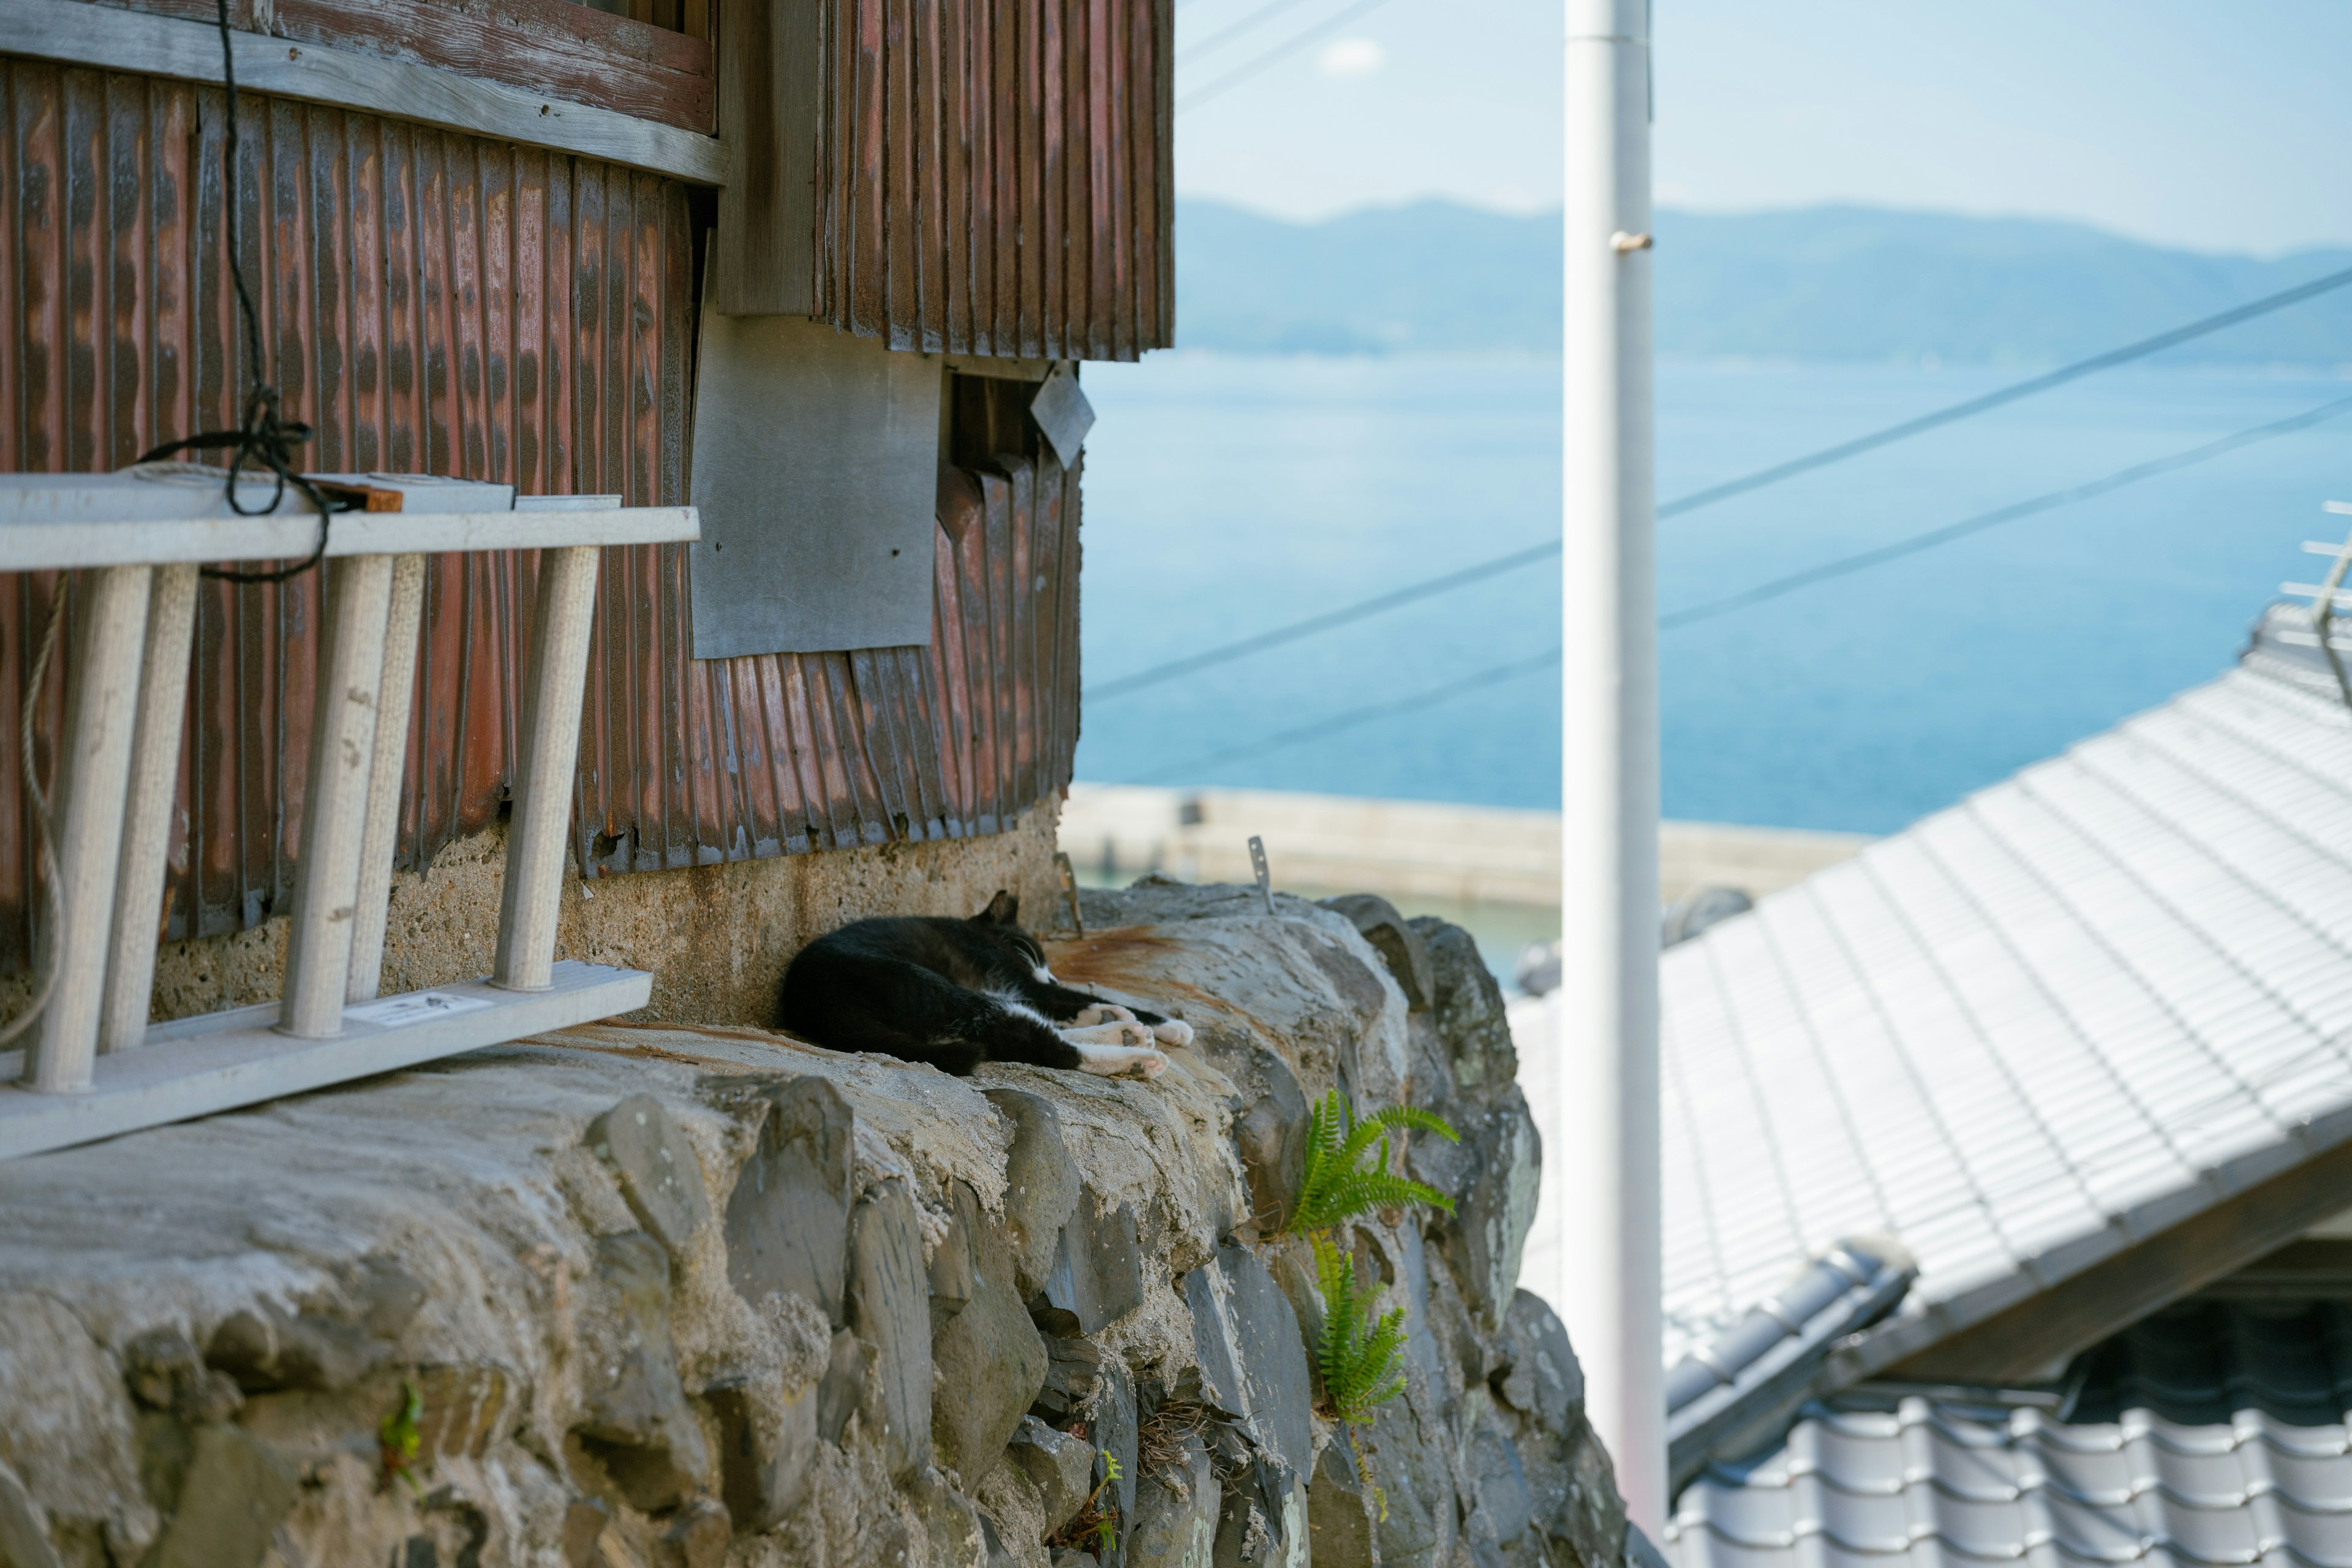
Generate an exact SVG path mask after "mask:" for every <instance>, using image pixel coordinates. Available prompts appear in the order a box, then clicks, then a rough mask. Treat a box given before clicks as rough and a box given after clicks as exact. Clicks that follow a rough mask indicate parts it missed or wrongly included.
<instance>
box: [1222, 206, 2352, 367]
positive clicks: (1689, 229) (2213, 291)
mask: <svg viewBox="0 0 2352 1568" xmlns="http://www.w3.org/2000/svg"><path fill="white" fill-rule="evenodd" d="M1657 235H1658V247H1657V250H1656V252H1655V266H1656V281H1657V344H1658V349H1659V351H1660V352H1661V353H1668V354H1679V355H1692V356H1706V357H1715V358H1720V357H1740V358H1753V359H1827V360H1878V361H1902V362H1910V363H1916V362H1919V361H1923V360H1927V359H1930V358H1932V359H1935V360H1938V361H1942V362H1945V363H2017V364H2043V363H2054V362H2060V361H2065V360H2071V359H2076V358H2080V357H2082V356H2084V355H2085V354H2091V353H2098V352H2099V351H2100V350H2102V349H2106V348H2112V347H2115V346H2116V345H2117V344H2120V343H2124V342H2130V341H2131V340H2133V339H2135V338H2139V337H2144V336H2147V335H2148V334H2149V333H2152V332H2157V331H2163V330H2165V329H2166V328H2168V327H2171V326H2175V325H2178V324H2179V323H2181V322H2183V321H2191V320H2194V319H2196V318H2198V317H2200V316H2206V315H2210V314H2212V313H2213V312H2215V311H2218V310H2227V309H2229V308H2230V307H2231V306H2232V305H2235V304H2239V303H2242V302H2243V301H2245V300H2252V299H2254V298H2257V297H2259V296H2261V295H2263V294H2267V293H2271V292H2273V291H2274V290H2277V289H2284V288H2288V287H2291V286H2293V285H2294V284H2296V283H2300V282H2303V281H2305V280H2306V279H2311V278H2315V277H2317V276H2319V275H2321V274H2323V273H2327V272H2333V271H2336V270H2339V269H2341V268H2347V267H2352V250H2310V251H2303V252H2299V253H2297V254H2295V255H2293V256H2287V257H2282V258H2276V259H2273V260H2264V259H2260V258H2253V257H2244V256H2207V255H2200V254H2197V253H2193V252H2189V251H2182V250H2168V249H2165V248H2163V247H2158V246H2153V245H2144V244H2141V243H2139V242H2138V241H2137V240H2130V239H2124V238H2121V237H2117V236H2115V235H2111V234H2106V233H2103V232H2102V231H2100V230H2098V229H2095V228H2090V227H2087V226H2082V225H2077V224H2066V223H2052V222H2044V221H2042V220H2038V219H2027V218H1973V217H1958V216H1950V215H1947V214H1940V213H1917V212H1897V211H1889V210H1885V209H1878V208H1868V207H1818V208H1812V209H1810V210H1805V211H1798V212H1774V213H1755V214H1743V215H1730V216H1727V215H1718V214H1702V213H1685V212H1662V213H1660V214H1659V215H1658V219H1657ZM1559 243H1560V242H1559V217H1558V216H1557V215H1553V214H1540V215H1538V216H1531V217H1514V216H1505V215H1502V214H1496V213H1490V212H1482V211H1478V210H1475V209H1474V208H1470V207H1464V206H1457V205H1452V204H1449V203H1444V202H1417V203H1413V204H1412V205H1405V206H1397V207H1380V208H1368V209H1365V210H1361V211H1358V212H1353V213H1349V214H1345V215H1343V216H1339V217H1335V218H1331V219H1328V220H1326V221H1324V222H1321V223H1316V224H1295V223H1288V222H1285V221H1283V220H1281V219H1278V218H1270V217H1266V216H1261V215H1259V214H1256V213H1252V212H1248V211H1244V210H1243V209H1241V208H1238V207H1233V206H1227V205H1223V204H1221V203H1216V202H1210V201H1202V200H1187V201H1183V202H1181V203H1180V204H1179V205H1178V207H1177V215H1176V256H1177V269H1176V288H1177V301H1176V336H1177V342H1178V344H1179V345H1180V346H1182V347H1190V348H1215V349H1224V350H1229V351H1237V352H1255V353H1411V352H1434V351H1446V350H1454V351H1462V350H1495V349H1517V350H1527V351H1531V352H1536V353H1550V352H1554V351H1556V350H1557V349H1558V347H1559V322H1560V298H1559V289H1560V285H1559V255H1560V250H1559ZM2170 353H2171V355H2172V356H2173V357H2176V358H2178V359H2181V360H2200V361H2207V362H2213V361H2220V362H2229V363H2257V364H2258V363H2352V288H2347V289H2344V290H2343V291H2341V292H2339V293H2334V294H2329V295H2326V296H2324V297H2322V298H2320V299H2317V300H2311V301H2309V302H2307V303H2305V304H2300V305H2296V306H2293V307H2291V308H2289V309H2287V310H2283V311H2280V312H2279V313H2277V314H2275V315H2272V316H2268V317H2264V318H2262V319H2260V320H2257V321H2251V322H2248V323H2247V324H2245V325H2243V326H2240V327H2233V328H2231V329H2228V330H2227V331H2222V332H2219V333H2216V334H2214V335H2213V336H2211V337H2209V338H2205V339H2202V340H2200V341H2199V342H2195V343H2192V344H2189V345H2185V346H2183V347H2182V348H2179V349H2176V350H2172V351H2170Z"/></svg>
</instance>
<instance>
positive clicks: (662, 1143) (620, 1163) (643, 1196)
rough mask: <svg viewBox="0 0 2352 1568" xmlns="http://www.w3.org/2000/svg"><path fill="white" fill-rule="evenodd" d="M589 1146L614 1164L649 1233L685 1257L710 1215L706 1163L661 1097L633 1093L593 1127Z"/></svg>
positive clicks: (677, 1255)
mask: <svg viewBox="0 0 2352 1568" xmlns="http://www.w3.org/2000/svg"><path fill="white" fill-rule="evenodd" d="M588 1147H589V1148H591V1149H593V1151H595V1153H596V1156H597V1158H599V1159H601V1160H603V1161H604V1162H605V1163H607V1164H609V1165H611V1166H612V1167H613V1173H614V1176H615V1177H617V1178H618V1179H619V1181H620V1184H621V1196H622V1197H623V1198H625V1199H626V1200H627V1202H628V1205H629V1211H630V1212H631V1213H632V1214H634V1215H636V1216H637V1223H638V1224H639V1225H641V1226H645V1228H646V1234H647V1235H649V1236H651V1237H653V1238H654V1239H655V1240H656V1241H658V1242H660V1243H661V1244H662V1245H663V1246H664V1247H667V1248H668V1249H669V1253H670V1256H671V1257H673V1258H683V1257H684V1256H685V1255H686V1249H687V1247H688V1244H689V1243H691V1242H692V1241H693V1239H694V1233H695V1232H696V1231H698V1230H699V1229H701V1228H702V1225H703V1222H704V1221H706V1220H708V1219H709V1217H710V1199H709V1195H708V1194H705V1193H704V1191H703V1189H702V1167H701V1166H700V1164H698V1163H697V1162H696V1160H695V1158H694V1145H693V1144H691V1143H689V1142H687V1139H686V1134H685V1133H684V1132H682V1131H678V1126H677V1122H675V1121H671V1120H670V1116H669V1112H668V1111H667V1110H663V1109H662V1103H661V1101H660V1100H656V1099H655V1098H654V1097H653V1096H651V1095H649V1094H633V1095H631V1096H629V1098H628V1099H626V1100H623V1101H621V1102H620V1103H619V1104H618V1105H615V1106H614V1107H613V1109H612V1110H608V1111H606V1112H604V1115H602V1116H600V1117H598V1118H597V1119H596V1120H595V1121H593V1122H592V1123H590V1125H589V1128H588Z"/></svg>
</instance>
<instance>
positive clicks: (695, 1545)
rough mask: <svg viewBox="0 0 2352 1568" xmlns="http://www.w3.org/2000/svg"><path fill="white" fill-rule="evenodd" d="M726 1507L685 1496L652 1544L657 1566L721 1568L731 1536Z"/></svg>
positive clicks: (662, 1567) (703, 1499)
mask: <svg viewBox="0 0 2352 1568" xmlns="http://www.w3.org/2000/svg"><path fill="white" fill-rule="evenodd" d="M734 1534H735V1531H734V1529H733V1526H732V1524H731V1522H730V1521H729V1519H728V1517H727V1510H726V1509H725V1508H724V1507H723V1506H721V1505H720V1504H719V1503H717V1502H714V1501H713V1500H710V1499H709V1498H707V1497H698V1498H688V1499H687V1500H686V1501H685V1502H684V1503H683V1504H682V1505H680V1507H679V1508H678V1510H677V1512H676V1513H675V1514H673V1515H671V1516H670V1520H669V1523H668V1524H667V1527H666V1528H664V1530H663V1531H662V1533H661V1539H660V1540H659V1541H658V1542H656V1543H655V1546H654V1561H655V1562H656V1563H658V1564H659V1565H660V1568H722V1564H724V1563H726V1561H727V1544H728V1542H730V1540H732V1539H733V1538H734Z"/></svg>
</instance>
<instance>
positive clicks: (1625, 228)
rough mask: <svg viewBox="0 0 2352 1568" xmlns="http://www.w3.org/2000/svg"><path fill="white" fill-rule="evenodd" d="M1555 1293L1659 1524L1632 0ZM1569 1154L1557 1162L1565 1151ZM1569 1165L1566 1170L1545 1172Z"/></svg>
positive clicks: (1603, 213) (1578, 399)
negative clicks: (1564, 1203)
mask: <svg viewBox="0 0 2352 1568" xmlns="http://www.w3.org/2000/svg"><path fill="white" fill-rule="evenodd" d="M1567 86H1568V93H1567V105H1568V145H1567V153H1568V167H1567V213H1566V241H1567V268H1566V271H1567V298H1566V307H1567V316H1566V324H1567V336H1566V343H1565V345H1564V354H1565V374H1566V380H1567V384H1566V389H1565V391H1566V398H1565V420H1564V429H1563V432H1562V435H1563V439H1562V442H1561V447H1562V450H1561V465H1562V479H1563V490H1564V494H1565V497H1566V500H1567V515H1566V517H1565V519H1564V525H1565V534H1564V540H1565V545H1566V548H1565V549H1564V550H1563V551H1562V552H1561V553H1562V572H1561V577H1562V595H1563V597H1562V606H1561V607H1562V625H1561V630H1562V633H1563V635H1564V637H1565V648H1566V652H1565V654H1564V656H1563V659H1562V666H1563V668H1562V669H1561V685H1562V689H1563V700H1562V714H1561V718H1562V724H1561V735H1560V740H1561V747H1562V751H1561V758H1560V879H1561V886H1560V908H1559V916H1560V990H1559V996H1558V997H1557V998H1556V1005H1555V1006H1554V1008H1553V1010H1552V1017H1553V1020H1554V1022H1555V1027H1556V1033H1555V1035H1554V1037H1553V1040H1552V1049H1553V1050H1554V1051H1555V1052H1556V1053H1557V1060H1556V1062H1555V1063H1554V1064H1553V1066H1554V1074H1555V1082H1556V1083H1557V1084H1558V1085H1559V1091H1558V1100H1557V1103H1556V1105H1555V1108H1554V1109H1555V1114H1556V1118H1557V1119H1556V1120H1555V1121H1553V1123H1552V1125H1553V1126H1554V1127H1556V1128H1563V1129H1565V1130H1567V1131H1569V1132H1570V1136H1569V1137H1567V1138H1566V1139H1564V1140H1563V1139H1559V1138H1555V1139H1554V1140H1553V1141H1552V1142H1551V1143H1550V1145H1549V1147H1547V1148H1546V1149H1545V1150H1544V1163H1546V1165H1547V1166H1549V1167H1550V1169H1549V1171H1548V1172H1547V1173H1546V1175H1547V1180H1546V1181H1545V1183H1544V1185H1545V1187H1546V1188H1547V1189H1548V1190H1549V1191H1550V1192H1552V1193H1554V1194H1563V1195H1566V1196H1567V1197H1568V1198H1569V1204H1568V1210H1569V1212H1568V1213H1567V1214H1565V1215H1559V1216H1556V1218H1555V1220H1554V1224H1555V1225H1557V1226H1559V1235H1560V1237H1561V1240H1562V1243H1563V1246H1562V1248H1561V1253H1562V1255H1561V1256H1560V1257H1559V1258H1558V1260H1557V1278H1558V1279H1559V1288H1560V1289H1561V1294H1562V1296H1563V1298H1564V1299H1563V1300H1559V1302H1558V1306H1559V1310H1560V1314H1561V1317H1562V1318H1563V1320H1564V1321H1566V1323H1567V1325H1568V1331H1569V1336H1570V1339H1571V1340H1572V1341H1573V1342H1574V1343H1575V1346H1576V1353H1577V1359H1578V1360H1579V1361H1580V1362H1582V1363H1583V1364H1584V1376H1585V1389H1586V1394H1585V1400H1586V1409H1587V1410H1588V1412H1589V1413H1590V1415H1591V1420H1592V1424H1593V1426H1594V1428H1595V1429H1596V1430H1597V1431H1598V1432H1599V1433H1600V1435H1601V1439H1602V1440H1603V1441H1604V1442H1606V1443H1607V1444H1608V1445H1609V1452H1610V1454H1611V1456H1612V1458H1614V1459H1615V1461H1616V1466H1617V1485H1618V1489H1620V1490H1621V1491H1622V1492H1623V1493H1624V1494H1625V1504H1626V1510H1627V1512H1628V1513H1629V1514H1630V1515H1631V1516H1632V1518H1633V1521H1634V1522H1635V1523H1637V1524H1639V1525H1640V1526H1641V1527H1642V1528H1643V1531H1647V1532H1648V1533H1649V1534H1650V1536H1651V1538H1652V1539H1653V1540H1655V1539H1657V1538H1658V1534H1659V1531H1660V1528H1661V1527H1662V1526H1663V1525H1664V1523H1665V1506H1666V1438H1665V1424H1666V1422H1665V1387H1664V1384H1665V1379H1664V1371H1663V1369H1662V1368H1661V1366H1660V1364H1659V1362H1660V1354H1661V1352H1660V1348H1659V1326H1658V1323H1659V1268H1660V1265H1659V1239H1658V1228H1659V1217H1658V660H1657V620H1656V611H1655V595H1654V547H1653V537H1652V536H1653V533H1654V523H1655V521H1656V520H1655V498H1654V494H1653V490H1652V477H1651V416H1650V248H1649V247H1650V16H1649V5H1648V3H1647V0H1568V82H1567ZM1562 1167H1565V1169H1563V1168H1562ZM1562 1177H1564V1178H1565V1179H1564V1180H1562V1179H1560V1178H1562Z"/></svg>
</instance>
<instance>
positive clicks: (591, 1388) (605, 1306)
mask: <svg viewBox="0 0 2352 1568" xmlns="http://www.w3.org/2000/svg"><path fill="white" fill-rule="evenodd" d="M595 1278H596V1282H597V1286H598V1289H597V1291H596V1292H595V1310H593V1312H592V1314H591V1321H590V1323H589V1324H588V1325H587V1330H588V1332H589V1334H590V1336H591V1341H592V1343H593V1347H594V1349H593V1352H592V1353H591V1354H590V1355H589V1356H588V1358H587V1364H588V1365H589V1366H590V1367H592V1368H593V1369H595V1370H594V1371H593V1373H591V1375H590V1377H589V1379H588V1386H587V1389H586V1394H587V1413H586V1418H585V1419H584V1420H583V1421H582V1422H581V1423H580V1425H579V1426H578V1427H577V1428H575V1430H576V1431H577V1433H578V1435H579V1436H580V1437H581V1439H582V1440H583V1443H584V1444H585V1445H586V1446H587V1447H588V1450H589V1452H590V1453H591V1454H592V1455H593V1456H594V1457H595V1458H597V1460H598V1461H599V1462H601V1463H602V1464H603V1465H604V1469H605V1472H606V1474H607V1475H609V1476H610V1477H611V1478H612V1479H613V1482H614V1485H615V1486H617V1487H619V1488H620V1489H621V1490H622V1492H623V1494H624V1495H625V1496H626V1497H627V1498H628V1500H629V1501H630V1503H631V1504H632V1505H633V1506H635V1507H636V1508H640V1509H643V1510H646V1511H648V1512H652V1511H656V1510H661V1509H666V1508H671V1507H674V1506H676V1505H677V1502H678V1500H680V1499H681V1498H683V1497H684V1496H685V1495H686V1494H687V1493H688V1491H689V1490H691V1489H693V1488H694V1487H695V1485H696V1484H697V1478H698V1476H699V1475H700V1474H701V1472H702V1470H703V1469H704V1468H705V1465H706V1461H707V1456H706V1453H705V1451H704V1448H703V1438H702V1426H701V1424H700V1423H699V1422H698V1421H697V1420H696V1419H695V1418H694V1415H693V1412H692V1411H691V1410H689V1409H688V1406H687V1402H686V1389H685V1387H684V1385H683V1384H680V1382H679V1381H678V1375H677V1351H676V1349H675V1347H674V1346H673V1345H672V1343H671V1342H670V1331H669V1254H668V1252H667V1250H666V1249H665V1248H664V1247H662V1245H661V1243H659V1242H657V1241H656V1240H655V1239H654V1238H653V1237H650V1236H647V1235H646V1233H645V1232H643V1231H641V1230H632V1231H625V1232H623V1233H622V1234H620V1235H618V1236H608V1237H602V1238H601V1239H599V1240H598V1242H597V1243H596V1275H595Z"/></svg>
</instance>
